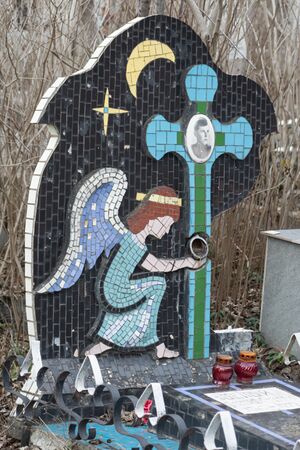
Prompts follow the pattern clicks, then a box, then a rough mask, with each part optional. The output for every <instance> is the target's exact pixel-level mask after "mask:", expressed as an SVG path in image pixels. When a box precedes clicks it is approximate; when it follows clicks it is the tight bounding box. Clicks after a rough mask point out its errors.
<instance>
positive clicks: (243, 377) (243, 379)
mask: <svg viewBox="0 0 300 450" xmlns="http://www.w3.org/2000/svg"><path fill="white" fill-rule="evenodd" d="M234 371H235V373H236V376H237V382H238V383H244V384H251V383H252V382H253V378H254V377H255V375H256V374H257V372H258V365H257V362H256V353H255V352H250V351H246V350H241V351H240V356H239V359H238V361H237V362H236V363H235V365H234Z"/></svg>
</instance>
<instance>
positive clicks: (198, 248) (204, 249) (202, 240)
mask: <svg viewBox="0 0 300 450" xmlns="http://www.w3.org/2000/svg"><path fill="white" fill-rule="evenodd" d="M208 239H209V236H208V235H207V234H206V233H202V232H199V233H194V234H193V235H192V236H191V237H190V238H189V239H188V240H187V243H186V246H187V250H188V252H189V254H190V255H191V256H192V257H193V258H194V259H198V260H199V259H204V258H206V257H207V255H208V252H209V247H208Z"/></svg>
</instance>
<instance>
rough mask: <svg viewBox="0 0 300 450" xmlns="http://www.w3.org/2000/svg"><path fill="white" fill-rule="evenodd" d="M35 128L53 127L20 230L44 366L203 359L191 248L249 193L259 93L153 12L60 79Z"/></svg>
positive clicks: (205, 334) (207, 267)
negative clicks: (87, 359) (102, 359)
mask: <svg viewBox="0 0 300 450" xmlns="http://www.w3.org/2000/svg"><path fill="white" fill-rule="evenodd" d="M32 123H40V124H47V125H48V127H49V131H50V133H51V138H50V141H49V143H48V146H47V148H46V150H45V151H44V153H43V154H42V156H41V158H40V160H39V162H38V164H37V166H36V169H35V172H34V175H33V178H32V182H31V186H30V191H29V198H28V209H27V220H26V234H25V246H26V251H25V275H26V314H27V322H28V333H29V337H30V340H31V341H39V342H40V352H41V358H42V359H47V360H51V359H57V358H64V359H65V358H71V357H73V356H75V357H77V356H78V355H79V356H84V355H87V354H95V355H103V356H104V355H113V356H112V358H114V357H116V358H118V357H120V356H121V357H122V358H123V359H122V361H123V364H124V365H126V358H130V357H134V358H136V357H137V355H139V357H141V358H144V360H143V361H144V364H145V365H146V366H147V364H150V363H149V361H150V360H154V359H157V358H158V359H161V358H162V359H164V360H166V358H167V359H168V360H172V361H174V360H176V359H178V360H180V361H182V360H193V359H198V358H203V357H207V356H208V355H209V336H210V321H209V319H210V286H211V263H210V261H209V260H208V259H206V258H203V259H197V258H194V257H193V255H191V254H190V253H189V251H188V248H187V245H186V244H187V240H188V239H189V238H190V237H191V236H193V235H194V233H196V232H202V233H206V235H210V232H211V221H212V218H213V217H214V216H216V215H217V214H219V213H221V212H222V211H224V210H225V209H227V208H230V207H231V206H233V205H235V204H236V203H237V202H239V201H241V199H243V198H244V197H245V196H246V195H247V193H248V192H249V190H250V189H251V188H252V187H253V184H254V181H255V179H256V176H257V175H258V172H259V144H260V142H261V140H262V139H263V137H264V136H266V135H267V134H268V133H270V132H272V131H275V129H276V122H275V115H274V110H273V106H272V104H271V102H270V100H269V98H268V96H267V94H266V93H265V92H264V91H263V89H262V88H261V87H260V86H258V85H257V84H256V83H254V82H253V81H252V80H250V79H248V78H245V77H243V76H230V75H227V74H225V73H224V72H222V71H221V70H220V69H219V68H218V67H217V66H216V65H215V64H214V63H213V62H212V59H211V57H210V55H209V53H208V50H207V48H206V46H205V45H204V44H203V42H202V41H201V39H200V38H199V36H197V34H196V33H195V32H194V31H193V30H192V29H191V28H190V27H188V26H187V25H186V24H184V23H183V22H181V21H179V20H176V19H174V18H171V17H166V16H153V17H148V18H145V19H141V18H138V19H135V20H133V21H132V22H130V23H128V24H127V25H126V26H124V27H123V28H121V29H120V30H118V31H116V32H114V33H113V34H112V35H110V36H109V37H108V38H106V39H105V40H104V42H103V43H102V44H101V45H100V46H99V47H98V48H97V49H96V51H95V52H94V54H93V55H92V57H91V59H90V60H89V61H88V63H87V65H86V66H85V67H84V68H83V69H82V70H80V71H79V72H77V73H75V74H73V75H72V76H70V77H68V78H59V79H57V81H56V82H55V83H54V84H53V85H52V86H51V87H50V88H49V89H48V91H47V92H46V93H45V94H44V96H43V98H42V100H41V101H40V103H39V105H38V107H37V110H36V112H35V114H34V116H33V119H32ZM99 364H100V363H99ZM139 364H141V363H139ZM100 366H101V364H100ZM166 366H167V365H166ZM142 367H143V364H142Z"/></svg>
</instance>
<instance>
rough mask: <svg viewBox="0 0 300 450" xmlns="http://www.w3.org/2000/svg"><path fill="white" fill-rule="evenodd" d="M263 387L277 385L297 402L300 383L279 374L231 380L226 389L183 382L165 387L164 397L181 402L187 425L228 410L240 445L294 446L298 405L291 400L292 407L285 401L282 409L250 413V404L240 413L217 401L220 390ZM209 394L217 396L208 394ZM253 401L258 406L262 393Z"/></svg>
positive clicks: (299, 429)
mask: <svg viewBox="0 0 300 450" xmlns="http://www.w3.org/2000/svg"><path fill="white" fill-rule="evenodd" d="M266 389H280V391H282V392H283V393H286V396H287V397H288V396H290V395H292V396H293V397H296V399H297V401H298V402H300V387H299V386H296V385H295V384H291V383H287V382H285V381H283V380H281V379H278V378H265V379H257V380H255V381H254V383H253V385H250V386H249V385H246V386H243V385H240V384H236V383H233V384H231V385H230V387H229V388H228V389H220V388H217V387H214V386H212V385H209V384H203V385H199V386H185V387H181V388H177V389H176V390H174V389H173V390H167V395H166V396H165V398H166V401H167V403H168V406H169V407H170V406H171V405H173V408H174V409H176V408H177V405H180V404H181V405H184V408H183V409H181V414H182V415H183V418H184V420H185V422H186V424H187V425H188V426H194V425H198V426H203V425H204V421H205V420H206V421H207V420H208V417H210V416H211V417H212V416H213V415H214V414H215V413H216V412H218V411H224V410H226V411H230V413H231V416H232V419H233V423H234V426H235V430H236V434H237V440H238V445H239V448H243V449H249V450H250V449H251V450H252V449H257V450H273V449H274V448H275V447H274V446H276V449H280V450H283V449H284V450H287V449H293V447H294V445H295V443H296V441H297V439H299V438H300V414H299V413H300V407H299V408H297V409H294V406H295V404H294V403H291V404H290V408H291V409H288V408H289V407H287V405H286V404H285V405H284V407H285V409H284V410H281V411H269V412H261V413H260V412H256V413H253V408H252V413H250V414H243V413H242V412H239V411H237V410H236V408H235V409H233V408H230V407H229V406H226V405H225V404H224V403H222V402H221V401H220V398H221V396H222V393H224V394H225V395H227V397H228V394H229V393H233V394H235V395H236V394H237V393H240V394H241V395H243V391H249V390H252V391H253V392H254V393H255V392H258V391H260V392H262V390H266ZM210 395H214V396H216V397H215V398H211V397H210ZM182 396H183V397H182ZM187 399H189V401H187ZM256 401H257V409H258V408H261V402H262V400H261V396H257V397H256ZM249 402H250V400H249ZM252 402H253V399H252ZM248 406H249V405H248ZM252 406H253V403H252ZM250 412H251V411H250Z"/></svg>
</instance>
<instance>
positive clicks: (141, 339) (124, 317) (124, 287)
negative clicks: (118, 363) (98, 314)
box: [98, 231, 166, 348]
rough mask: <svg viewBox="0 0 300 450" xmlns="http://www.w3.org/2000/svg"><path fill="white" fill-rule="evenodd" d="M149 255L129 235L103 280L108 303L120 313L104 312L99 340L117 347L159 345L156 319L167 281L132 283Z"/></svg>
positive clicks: (146, 279) (149, 278)
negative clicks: (137, 267) (134, 275)
mask: <svg viewBox="0 0 300 450" xmlns="http://www.w3.org/2000/svg"><path fill="white" fill-rule="evenodd" d="M146 252H147V247H146V245H143V244H141V243H140V242H139V241H138V239H137V238H136V236H135V235H134V234H133V233H131V232H130V231H128V232H127V233H126V234H125V235H124V237H123V239H122V240H121V242H120V248H119V250H118V252H117V253H116V255H115V256H114V258H113V260H112V262H111V264H110V266H109V268H108V271H107V274H106V276H105V279H104V286H103V287H104V295H105V299H106V301H107V302H108V303H109V304H110V305H111V306H112V307H113V308H119V310H120V312H105V316H104V319H103V322H102V324H101V326H100V329H99V331H98V336H99V337H101V338H103V339H105V341H108V342H109V343H110V344H114V345H117V346H118V347H124V348H133V347H148V346H150V345H153V344H156V343H157V342H158V337H157V331H156V328H157V315H158V311H159V307H160V303H161V301H162V298H163V296H164V293H165V290H166V281H165V278H164V277H163V276H154V275H150V274H149V276H146V277H144V276H143V277H141V278H138V279H137V278H135V279H131V277H132V274H133V273H134V271H135V268H136V266H137V265H138V264H139V263H140V262H141V260H142V259H143V257H144V256H145V254H146ZM142 299H144V300H143V302H142V303H141V304H139V302H141V300H142ZM134 305H136V307H135V308H133V309H130V310H129V311H126V310H125V311H122V309H123V310H124V309H125V308H128V307H134Z"/></svg>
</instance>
